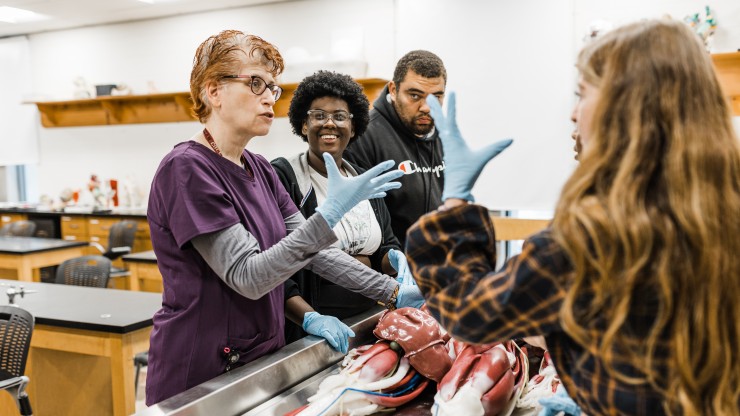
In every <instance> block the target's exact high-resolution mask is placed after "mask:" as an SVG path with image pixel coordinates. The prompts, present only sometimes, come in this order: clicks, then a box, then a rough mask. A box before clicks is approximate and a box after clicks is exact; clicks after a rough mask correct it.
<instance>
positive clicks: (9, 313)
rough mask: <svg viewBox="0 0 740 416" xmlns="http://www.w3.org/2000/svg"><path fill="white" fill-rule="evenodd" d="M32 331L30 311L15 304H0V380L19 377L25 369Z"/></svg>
mask: <svg viewBox="0 0 740 416" xmlns="http://www.w3.org/2000/svg"><path fill="white" fill-rule="evenodd" d="M32 333H33V315H31V313H29V312H28V311H27V310H25V309H21V308H19V307H17V306H11V305H2V306H0V380H4V379H8V378H12V377H20V376H22V375H23V372H24V371H26V359H27V358H28V350H29V348H30V347H31V334H32Z"/></svg>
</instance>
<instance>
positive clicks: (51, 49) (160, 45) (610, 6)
mask: <svg viewBox="0 0 740 416" xmlns="http://www.w3.org/2000/svg"><path fill="white" fill-rule="evenodd" d="M712 6H713V7H714V8H715V10H716V17H717V19H718V21H719V30H718V32H717V35H716V42H715V48H716V49H717V51H730V50H735V49H737V48H738V47H740V2H738V1H737V0H715V1H714V2H713V4H712ZM703 7H704V2H703V1H698V0H692V1H689V0H683V1H668V0H654V1H650V2H645V1H638V0H623V1H621V2H618V3H614V2H611V1H606V0H558V1H543V0H522V1H518V2H504V1H494V2H480V1H476V0H458V1H455V2H451V1H445V0H375V1H372V2H368V1H361V0H305V1H296V2H288V3H279V4H272V5H264V6H255V7H245V8H241V9H232V10H227V11H218V12H211V13H201V14H197V15H187V16H179V17H173V18H168V19H158V20H151V21H144V22H138V23H127V24H119V25H107V26H101V27H91V28H83V29H74V30H66V31H58V32H50V33H45V34H38V35H32V36H30V50H31V62H32V65H33V72H32V78H33V85H34V86H35V91H34V93H35V94H36V95H37V96H39V97H40V96H43V97H45V98H54V99H64V98H69V97H71V95H72V92H73V83H72V81H73V79H74V78H76V77H78V76H83V77H85V78H86V79H87V80H88V81H90V82H91V83H92V84H101V83H115V84H118V83H125V84H128V85H129V86H131V87H132V88H133V89H134V90H135V91H136V92H139V93H145V92H147V83H148V82H149V81H152V82H154V83H155V84H156V86H157V88H158V89H159V90H160V91H184V90H187V89H188V77H189V72H190V65H191V62H192V56H193V53H194V51H195V49H196V47H197V45H198V44H199V43H200V42H201V41H202V40H203V39H205V38H206V37H207V36H209V35H211V34H213V33H216V32H218V31H220V30H224V29H232V28H235V29H241V30H244V31H247V32H250V33H255V34H258V35H260V36H262V37H264V38H266V39H267V40H269V41H271V42H273V43H275V44H276V45H278V47H279V48H280V49H281V50H282V51H283V52H286V54H287V55H288V56H291V53H292V48H294V47H302V48H305V49H306V50H307V51H308V52H309V54H311V55H315V56H318V55H322V54H323V55H325V56H326V55H327V51H329V50H330V49H331V46H332V45H333V44H335V42H336V41H337V40H338V38H341V36H342V35H341V34H342V33H351V34H352V39H355V40H356V39H357V37H358V34H359V38H360V40H359V44H358V45H359V46H358V47H360V48H361V50H362V51H363V54H364V58H365V59H366V60H367V61H368V63H369V67H368V73H367V76H372V77H382V78H390V77H391V75H392V71H393V68H394V66H395V63H396V61H397V59H398V58H399V57H400V56H401V55H403V54H404V53H406V52H407V51H409V50H411V49H419V48H425V49H429V50H431V51H434V52H436V53H438V54H439V55H440V56H441V57H442V59H443V60H444V61H445V63H446V66H447V68H448V73H449V84H448V85H449V90H454V91H456V92H457V93H458V107H459V111H458V117H459V122H460V125H461V128H462V131H463V134H464V135H465V136H466V137H467V138H468V140H470V141H471V142H473V143H475V145H482V144H483V143H486V142H489V141H491V140H498V139H500V138H503V137H513V138H514V139H515V145H514V146H512V147H511V148H510V149H509V150H507V151H506V152H504V153H503V154H502V155H501V156H499V157H498V158H497V159H496V160H494V162H493V163H491V165H490V166H489V167H487V168H486V170H485V171H484V173H483V177H482V179H481V180H480V181H479V185H478V186H477V187H476V189H475V190H474V194H475V195H476V197H477V198H478V200H479V201H481V202H483V203H485V204H486V205H488V206H489V207H491V208H494V209H551V208H552V207H553V204H554V201H555V200H556V198H557V195H558V193H559V191H560V187H561V185H562V183H563V181H564V180H565V178H566V177H567V176H568V175H569V173H570V172H571V170H572V168H573V166H574V165H573V163H574V162H573V158H572V150H571V149H572V140H571V139H570V132H571V130H572V126H571V123H570V121H569V119H568V118H569V114H570V110H571V106H572V104H573V101H574V98H573V93H572V91H573V89H574V79H575V70H574V67H573V63H574V60H575V55H576V52H577V49H578V48H579V47H580V42H581V41H580V39H581V38H582V36H583V34H584V33H585V31H586V28H587V27H588V25H589V23H590V22H591V21H593V20H594V19H597V18H601V19H606V20H610V21H612V22H613V23H616V24H618V23H624V22H627V21H632V20H635V19H639V18H642V17H655V16H660V15H663V14H672V15H673V16H676V17H683V16H685V15H686V14H689V13H695V12H700V11H703ZM288 64H290V62H288ZM198 129H199V125H198V124H197V123H166V124H146V125H127V126H101V127H80V128H52V129H46V128H40V129H39V137H38V139H39V165H38V167H37V177H38V185H37V186H38V190H39V192H40V193H41V194H49V195H52V196H56V195H58V194H59V192H60V191H61V190H62V189H64V188H66V187H72V188H75V187H82V186H83V185H84V184H85V182H86V181H87V178H88V176H89V175H90V173H92V172H95V173H97V174H98V175H99V176H100V177H102V178H111V177H115V178H118V179H122V178H125V177H126V176H130V175H133V176H134V177H135V180H136V182H137V183H138V184H139V186H140V187H142V188H145V189H148V187H149V182H150V181H151V178H152V176H153V174H154V170H155V169H156V166H157V164H158V162H159V160H160V159H161V157H162V156H163V155H164V154H165V153H166V152H167V151H168V150H169V149H170V148H171V147H172V146H173V145H174V144H176V143H178V142H180V141H182V140H184V139H187V138H188V137H189V136H190V135H192V134H193V133H194V132H195V131H197V130H198ZM249 146H250V150H252V151H256V152H258V153H262V154H264V155H265V156H266V157H267V158H268V159H270V158H273V157H276V156H279V155H289V154H292V153H295V152H297V151H298V150H299V149H303V148H304V144H303V142H302V141H301V140H300V139H299V138H297V137H295V136H293V135H292V133H291V132H290V128H289V126H288V122H287V120H286V119H278V120H276V121H275V123H274V125H273V129H272V131H271V133H270V135H269V136H267V137H264V138H257V139H255V140H253V141H252V142H251V143H250V145H249Z"/></svg>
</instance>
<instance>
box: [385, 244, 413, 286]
mask: <svg viewBox="0 0 740 416" xmlns="http://www.w3.org/2000/svg"><path fill="white" fill-rule="evenodd" d="M388 261H390V262H391V266H393V268H394V269H396V271H397V272H398V277H396V280H397V281H398V283H400V284H402V285H411V286H416V280H414V276H412V275H411V269H409V263H408V261H406V256H405V255H404V254H403V252H402V251H401V250H396V249H395V248H392V249H390V250H388Z"/></svg>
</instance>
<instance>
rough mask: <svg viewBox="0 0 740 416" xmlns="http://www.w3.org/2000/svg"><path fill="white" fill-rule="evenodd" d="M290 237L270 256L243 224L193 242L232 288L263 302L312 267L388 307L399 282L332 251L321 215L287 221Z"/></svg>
mask: <svg viewBox="0 0 740 416" xmlns="http://www.w3.org/2000/svg"><path fill="white" fill-rule="evenodd" d="M285 225H286V227H287V230H288V236H286V237H285V238H283V239H282V240H280V241H279V242H278V243H277V244H275V245H273V246H272V247H270V248H269V249H267V250H265V251H261V250H260V247H259V243H258V241H257V239H256V238H255V237H254V236H253V235H252V234H250V233H249V232H248V231H247V230H246V229H245V228H244V226H243V225H242V224H234V225H232V226H231V227H229V228H226V229H224V230H221V231H216V232H213V233H208V234H204V235H200V236H197V237H195V238H193V239H192V243H193V246H194V247H195V249H196V250H198V253H200V255H201V256H203V258H204V259H205V261H206V263H208V265H209V266H210V267H211V268H212V269H213V271H215V272H216V274H217V275H218V276H219V277H220V278H221V279H222V280H223V281H224V282H225V283H226V284H227V285H228V286H229V287H231V288H232V289H234V290H235V291H237V292H238V293H240V294H241V295H242V296H244V297H246V298H249V299H258V298H260V297H262V296H264V295H265V294H267V293H268V292H269V291H271V290H272V289H274V288H275V287H277V286H279V285H281V284H282V283H283V282H284V281H285V280H287V279H289V278H290V277H291V276H292V275H293V274H294V273H295V272H297V271H298V270H300V269H302V268H307V269H309V270H311V271H313V272H314V273H316V274H318V275H319V276H321V277H323V278H324V279H327V280H329V281H331V282H333V283H336V284H338V285H341V286H343V287H345V288H347V289H348V290H351V291H353V292H357V293H360V294H362V295H363V296H366V297H368V298H370V299H377V300H380V301H383V302H387V301H388V299H390V297H391V295H392V294H393V290H394V289H395V287H396V285H398V283H397V282H396V281H395V280H394V279H393V278H392V277H390V276H387V275H383V274H380V273H378V272H376V271H375V270H373V269H371V268H369V267H367V266H365V265H364V264H362V263H360V262H359V261H357V260H355V259H354V258H353V257H352V256H350V255H349V254H347V253H345V252H343V251H342V250H340V249H338V248H336V247H331V244H332V243H334V242H335V241H336V240H337V237H336V236H335V235H334V232H333V231H332V229H331V228H329V225H328V224H327V223H326V220H324V218H323V217H322V216H321V215H320V214H314V215H312V216H311V217H310V218H309V219H308V220H306V219H305V218H303V215H302V214H301V213H300V212H298V213H296V214H294V215H292V216H290V217H288V218H286V219H285Z"/></svg>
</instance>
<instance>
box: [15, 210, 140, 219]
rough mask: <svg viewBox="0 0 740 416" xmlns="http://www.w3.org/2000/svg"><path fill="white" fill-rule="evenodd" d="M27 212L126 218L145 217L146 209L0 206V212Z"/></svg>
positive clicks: (30, 213) (46, 214)
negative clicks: (70, 208)
mask: <svg viewBox="0 0 740 416" xmlns="http://www.w3.org/2000/svg"><path fill="white" fill-rule="evenodd" d="M2 213H6V214H27V215H29V216H33V215H39V216H41V215H43V216H62V215H65V216H81V215H89V216H95V217H114V218H117V217H127V218H131V217H133V218H146V209H133V208H113V209H106V210H102V211H69V212H68V211H53V210H48V209H39V208H20V207H18V208H0V214H2Z"/></svg>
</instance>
